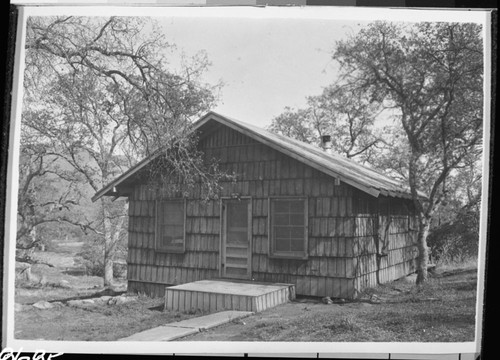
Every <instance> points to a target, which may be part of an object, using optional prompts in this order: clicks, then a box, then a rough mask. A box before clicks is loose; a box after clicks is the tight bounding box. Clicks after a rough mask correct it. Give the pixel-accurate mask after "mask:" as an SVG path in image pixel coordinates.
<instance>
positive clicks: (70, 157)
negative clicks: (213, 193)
mask: <svg viewBox="0 0 500 360" xmlns="http://www.w3.org/2000/svg"><path fill="white" fill-rule="evenodd" d="M27 26H28V31H27V39H26V72H25V89H26V97H25V108H24V112H23V125H24V126H25V127H26V129H27V131H29V132H32V133H36V134H37V137H38V141H40V142H42V143H44V144H45V145H46V150H45V151H46V154H47V155H50V156H53V157H55V158H57V159H58V160H59V161H63V162H65V164H66V165H67V166H69V167H71V169H72V170H73V171H74V173H75V174H77V175H78V176H79V177H80V178H81V179H82V180H83V181H84V182H85V183H86V184H88V186H90V187H91V188H92V189H93V190H94V191H97V190H99V189H100V188H102V187H103V186H104V185H106V184H107V183H109V182H110V181H111V180H113V179H114V178H115V177H116V176H117V175H119V174H120V173H122V172H123V171H124V170H125V169H126V168H128V167H130V166H131V165H132V164H134V163H135V162H136V161H137V160H138V159H140V158H142V157H145V156H147V155H150V154H153V153H158V152H159V153H162V154H163V157H162V158H163V159H164V163H166V164H167V165H168V166H170V167H172V168H173V169H174V171H175V172H177V173H183V174H189V175H190V176H192V177H193V178H199V177H203V176H205V177H206V178H207V179H208V181H213V182H215V181H217V179H218V178H219V177H220V176H223V174H221V175H220V176H218V175H217V174H216V175H213V174H212V175H210V176H207V175H206V173H207V172H209V171H212V172H213V170H214V167H213V166H212V167H211V166H210V164H206V162H205V161H202V160H201V159H200V154H197V153H195V152H193V151H192V143H193V140H192V139H193V135H192V133H191V127H190V124H191V121H192V119H193V118H195V117H198V116H199V115H200V114H201V113H203V112H205V111H207V110H208V109H209V108H210V107H211V106H212V104H213V103H214V102H215V101H216V96H215V94H216V92H217V90H218V85H215V86H212V85H208V84H205V83H203V82H202V81H201V76H202V74H203V73H204V71H205V70H206V69H207V67H208V66H209V62H208V59H207V58H206V56H205V54H203V53H199V54H197V55H195V56H194V57H193V58H189V59H188V58H185V57H183V56H181V55H179V54H177V52H176V48H175V46H174V45H173V44H170V43H168V42H167V41H166V40H165V36H164V34H162V32H161V31H160V28H159V25H158V24H156V23H155V22H154V21H152V20H151V19H144V18H142V19H140V18H132V17H127V18H120V17H111V18H87V17H71V16H70V17H32V18H29V20H28V25H27ZM171 59H176V60H175V61H173V60H172V61H171ZM174 62H175V65H174V64H172V63H174ZM178 153H182V154H184V156H182V157H180V158H179V157H177V158H175V159H174V156H172V155H173V154H178ZM179 159H180V160H179ZM205 165H206V166H205ZM152 178H153V177H152ZM155 179H157V178H155ZM157 180H158V179H157ZM160 180H161V179H160ZM161 185H162V184H161V183H160V184H159V186H160V187H161ZM212 188H216V186H215V185H214V186H212V187H211V188H210V189H212ZM100 205H101V206H100V211H99V212H100V216H101V219H102V221H101V222H100V224H99V226H95V227H93V228H92V230H93V231H95V232H96V233H99V234H100V235H101V236H102V238H103V239H104V243H105V246H104V248H105V254H104V256H105V262H104V265H105V272H104V282H105V285H109V284H111V282H112V280H113V254H114V252H115V249H116V243H117V241H118V239H119V238H120V231H121V229H122V227H123V221H124V219H125V215H126V214H125V210H126V205H125V203H120V202H119V201H117V202H111V201H110V200H107V199H101V200H100Z"/></svg>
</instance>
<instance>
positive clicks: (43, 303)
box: [32, 301, 54, 310]
mask: <svg viewBox="0 0 500 360" xmlns="http://www.w3.org/2000/svg"><path fill="white" fill-rule="evenodd" d="M32 306H33V307H34V308H37V309H40V310H45V309H52V308H53V307H54V306H53V305H52V304H51V303H49V302H48V301H38V302H36V303H34V304H33V305H32Z"/></svg>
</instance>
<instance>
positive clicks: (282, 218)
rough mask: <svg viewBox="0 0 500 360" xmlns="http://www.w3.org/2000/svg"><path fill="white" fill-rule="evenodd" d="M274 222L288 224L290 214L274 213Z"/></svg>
mask: <svg viewBox="0 0 500 360" xmlns="http://www.w3.org/2000/svg"><path fill="white" fill-rule="evenodd" d="M274 223H275V224H276V225H289V224H290V215H288V214H276V216H275V217H274Z"/></svg>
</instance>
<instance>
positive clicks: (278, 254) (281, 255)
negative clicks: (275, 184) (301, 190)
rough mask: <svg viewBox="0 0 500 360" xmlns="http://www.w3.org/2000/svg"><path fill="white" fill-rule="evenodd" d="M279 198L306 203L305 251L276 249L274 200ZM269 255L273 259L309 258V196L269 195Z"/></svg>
mask: <svg viewBox="0 0 500 360" xmlns="http://www.w3.org/2000/svg"><path fill="white" fill-rule="evenodd" d="M276 200H277V201H279V200H302V201H303V203H304V238H303V244H304V251H303V252H300V253H299V252H283V251H275V250H274V249H273V248H275V245H276V241H275V237H274V226H273V225H274V223H273V217H274V214H273V210H274V208H273V204H272V203H273V201H276ZM267 213H268V218H267V220H268V256H269V257H270V258H273V259H298V260H307V259H308V258H309V198H308V197H306V196H270V197H268V208H267Z"/></svg>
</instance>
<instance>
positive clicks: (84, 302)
mask: <svg viewBox="0 0 500 360" xmlns="http://www.w3.org/2000/svg"><path fill="white" fill-rule="evenodd" d="M67 304H68V305H69V306H74V307H85V306H92V305H95V302H94V300H92V299H84V300H70V301H68V302H67Z"/></svg>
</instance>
